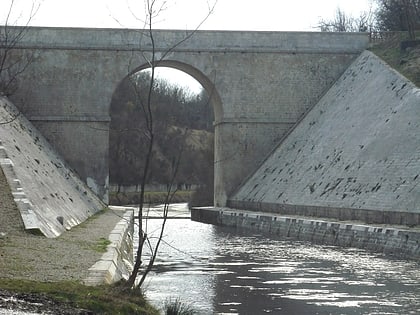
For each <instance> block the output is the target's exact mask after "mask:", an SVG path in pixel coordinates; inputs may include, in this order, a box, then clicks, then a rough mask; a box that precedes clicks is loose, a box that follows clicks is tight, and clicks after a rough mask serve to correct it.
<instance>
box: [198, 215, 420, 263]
mask: <svg viewBox="0 0 420 315" xmlns="http://www.w3.org/2000/svg"><path fill="white" fill-rule="evenodd" d="M191 219H192V220H193V221H198V222H203V223H209V224H214V225H220V226H228V227H233V228H237V229H245V230H249V231H254V232H258V233H265V234H268V235H270V236H275V237H281V238H290V239H294V240H300V241H309V242H312V243H315V244H322V245H335V246H341V247H355V248H362V249H367V250H371V251H374V252H380V253H384V254H385V255H389V256H394V257H398V258H409V259H415V260H418V259H420V229H419V228H416V229H414V228H412V229H409V228H407V227H404V226H389V225H367V224H363V223H361V222H351V221H347V222H345V221H333V220H328V219H325V218H316V219H314V218H310V217H299V216H285V215H279V214H273V213H268V212H252V211H245V210H237V209H229V208H193V209H192V210H191Z"/></svg>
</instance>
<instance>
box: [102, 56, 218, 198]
mask: <svg viewBox="0 0 420 315" xmlns="http://www.w3.org/2000/svg"><path fill="white" fill-rule="evenodd" d="M150 68H151V67H150V65H149V64H148V63H143V64H142V65H140V66H138V67H136V68H135V69H134V70H132V71H131V72H130V73H128V74H127V75H126V76H125V77H124V78H123V79H122V80H121V81H120V82H119V83H118V84H117V87H116V88H115V90H114V92H113V94H112V95H113V96H112V100H111V101H110V110H109V116H110V127H111V128H110V150H111V152H110V153H109V156H110V183H111V186H113V185H112V184H114V185H117V186H114V187H115V188H116V187H118V185H119V184H121V183H123V182H124V175H122V176H121V174H120V173H119V171H115V170H116V169H115V168H114V169H112V167H119V170H123V168H121V166H122V165H125V163H124V162H123V164H122V165H121V164H118V162H117V161H118V159H119V158H118V154H117V153H116V152H112V150H113V149H114V148H113V147H112V144H114V145H115V144H116V143H117V142H116V137H118V135H116V134H118V132H117V133H113V132H114V130H118V129H119V127H118V126H121V122H119V123H116V124H115V120H117V121H118V117H124V115H122V116H119V115H120V114H119V113H122V112H121V109H118V105H122V104H123V103H121V102H116V101H115V98H114V96H115V94H117V95H118V94H119V93H118V90H119V89H120V88H121V85H122V84H124V82H125V81H126V80H127V79H128V78H130V77H131V76H133V75H135V74H138V73H141V72H142V71H144V70H148V69H150ZM161 68H165V69H168V68H170V69H175V70H177V71H179V72H182V73H184V74H187V75H189V76H191V78H192V79H194V80H195V81H196V82H198V83H199V85H200V86H201V88H202V89H204V91H205V93H206V95H207V99H206V98H204V103H205V104H206V107H207V108H209V110H211V112H212V114H211V116H210V117H209V116H207V115H205V117H208V118H209V119H208V120H207V121H208V123H210V124H211V125H208V124H207V128H209V127H210V126H213V127H212V128H211V129H212V130H213V132H214V120H215V119H216V120H217V119H219V120H220V119H221V117H222V114H221V113H222V104H221V100H220V96H219V94H218V92H217V91H216V87H215V86H214V84H213V83H212V81H211V80H210V79H209V78H208V77H207V76H206V75H205V74H204V73H202V72H201V71H200V70H199V69H197V68H195V67H194V66H192V65H190V64H187V63H184V62H181V61H177V60H164V61H161V62H158V63H156V64H155V69H156V70H160V69H161ZM158 79H159V77H158ZM168 83H169V84H172V83H175V84H176V83H177V82H176V81H171V78H170V77H169V78H168ZM179 83H180V84H181V85H183V84H182V82H179ZM128 110H129V109H128ZM186 114H187V113H186ZM129 117H131V118H129V119H130V120H131V121H133V119H135V121H137V119H138V117H137V119H136V118H134V117H133V116H129ZM123 119H124V118H123ZM158 119H159V118H158ZM161 119H162V118H161ZM163 119H164V118H163ZM153 120H154V121H155V124H154V125H155V126H156V125H157V124H156V123H157V122H158V121H157V120H156V118H154V119H153ZM123 124H124V127H123V128H130V127H128V124H129V122H126V123H123ZM115 128H116V129H115ZM127 130H128V129H127ZM206 130H207V131H209V130H208V129H206ZM214 133H215V132H214ZM157 138H159V136H157V137H156V141H158V140H157ZM173 141H175V142H176V141H177V140H176V139H173ZM140 142H141V141H140ZM119 143H121V142H119ZM122 143H126V144H125V148H127V142H125V141H122ZM156 143H158V142H156ZM206 144H208V145H210V142H206ZM160 145H162V144H160ZM211 145H212V153H213V154H212V155H211V156H209V157H208V159H207V158H204V159H203V158H199V160H201V161H202V162H198V163H199V164H200V163H204V166H205V168H206V169H212V168H213V165H211V164H208V163H211V162H212V161H214V160H217V159H218V157H217V155H216V153H217V152H215V151H214V140H213V141H211ZM123 146H124V145H123ZM130 146H131V144H129V145H128V147H130ZM207 148H208V149H210V148H209V147H207ZM206 150H207V149H206ZM187 152H189V153H191V152H190V151H188V150H187ZM184 155H185V151H184V154H183V157H182V160H184V159H187V160H189V159H191V157H192V155H189V154H187V155H186V156H184ZM194 159H195V160H196V159H197V157H196V156H195V157H194ZM152 164H153V162H152ZM192 164H195V166H193V165H192ZM189 167H190V168H191V169H190V173H191V174H196V175H197V176H199V178H200V181H202V182H201V183H200V184H204V185H210V183H213V182H214V174H212V175H211V177H210V176H208V177H205V178H203V177H200V175H198V173H199V170H198V169H197V164H196V163H192V161H191V163H190V164H189ZM179 171H180V172H181V171H182V167H181V170H179ZM123 173H124V170H123ZM130 173H132V170H131V171H129V172H128V174H127V175H128V176H130ZM183 174H185V170H184V171H183ZM204 174H207V172H206V171H204ZM113 176H115V177H113ZM131 180H132V179H131ZM160 183H163V182H160ZM184 183H185V184H191V183H190V182H184ZM155 184H156V183H155ZM192 184H197V183H196V182H193V183H192ZM204 187H208V186H204ZM115 188H114V189H115ZM212 191H213V187H212V189H210V190H209V192H208V194H207V193H206V196H207V197H210V192H212Z"/></svg>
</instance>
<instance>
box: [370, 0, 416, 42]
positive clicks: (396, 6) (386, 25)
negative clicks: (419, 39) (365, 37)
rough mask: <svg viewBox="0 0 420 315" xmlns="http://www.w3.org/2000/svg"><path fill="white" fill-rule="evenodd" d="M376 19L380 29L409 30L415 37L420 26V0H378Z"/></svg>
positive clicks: (410, 35)
mask: <svg viewBox="0 0 420 315" xmlns="http://www.w3.org/2000/svg"><path fill="white" fill-rule="evenodd" d="M377 3H378V10H377V12H376V21H377V25H378V29H379V30H380V31H407V32H408V33H409V37H410V38H411V39H415V30H416V29H419V28H420V0H377Z"/></svg>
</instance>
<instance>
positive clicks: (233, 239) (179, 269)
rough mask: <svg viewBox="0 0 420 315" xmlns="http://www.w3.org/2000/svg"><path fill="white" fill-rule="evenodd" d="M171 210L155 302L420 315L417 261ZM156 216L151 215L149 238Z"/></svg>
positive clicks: (250, 310)
mask: <svg viewBox="0 0 420 315" xmlns="http://www.w3.org/2000/svg"><path fill="white" fill-rule="evenodd" d="M160 211H161V207H156V208H153V209H151V211H150V215H152V216H154V217H156V216H159V213H160ZM170 215H171V216H172V217H178V218H177V219H170V220H168V223H167V227H166V230H165V235H164V243H163V244H162V245H161V247H160V251H159V255H158V259H157V262H156V264H155V270H154V271H153V272H152V273H151V274H150V276H149V277H148V279H147V280H146V283H145V286H144V290H145V293H146V296H147V298H148V299H149V300H150V301H151V302H152V303H153V304H154V305H156V306H157V307H162V306H163V303H164V301H165V300H167V299H170V298H171V299H176V298H178V299H179V300H181V301H182V302H184V303H186V304H188V305H190V306H191V307H192V308H193V309H195V310H196V311H197V312H198V314H251V315H255V314H288V315H293V314H297V315H302V314H420V270H419V266H420V263H419V262H418V261H407V260H398V259H392V258H389V257H383V256H382V255H381V254H378V253H371V252H367V251H364V250H361V249H354V248H338V247H333V246H319V245H313V244H310V243H306V242H296V241H292V240H288V239H273V238H268V237H266V236H264V235H259V234H255V233H244V232H239V231H236V230H233V229H228V228H222V227H217V226H212V225H207V224H202V223H197V222H193V221H191V220H190V219H181V218H184V217H187V216H188V215H189V212H188V209H187V207H186V204H175V205H172V206H171V214H170ZM161 221H162V220H160V219H149V220H148V222H147V226H148V233H149V236H152V237H153V236H156V235H157V232H158V230H159V226H160V224H161Z"/></svg>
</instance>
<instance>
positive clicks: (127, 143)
mask: <svg viewBox="0 0 420 315" xmlns="http://www.w3.org/2000/svg"><path fill="white" fill-rule="evenodd" d="M155 80H156V82H155V84H154V87H153V90H154V92H153V99H152V106H151V110H152V115H153V123H154V130H155V146H154V148H153V158H152V159H151V164H150V175H149V177H148V179H147V183H149V184H167V183H169V182H170V180H171V176H172V171H173V170H174V168H175V164H176V162H177V156H178V155H179V154H180V151H182V156H181V158H180V160H179V163H178V165H177V176H176V183H175V184H177V183H182V184H195V185H205V184H208V185H212V184H211V183H212V180H213V171H212V170H213V126H212V123H213V110H212V108H211V106H210V104H209V101H208V96H207V93H206V92H205V90H202V92H201V93H199V94H192V93H191V92H190V91H188V90H185V89H183V88H181V87H180V86H178V85H176V84H171V83H170V82H168V81H167V80H164V79H160V78H156V79H155ZM149 85H150V73H149V72H148V71H141V72H139V73H137V74H135V75H133V76H132V77H128V78H126V79H125V80H123V81H122V82H121V84H120V85H119V87H118V88H117V90H116V92H115V93H114V95H113V98H112V102H111V113H110V114H111V125H110V160H109V163H110V182H111V183H112V184H117V185H119V186H126V185H137V184H139V183H141V181H142V180H143V178H142V172H141V170H142V169H143V168H144V165H145V160H144V152H145V151H146V149H147V147H146V146H147V143H148V140H149V139H148V135H147V133H145V132H144V130H146V124H147V119H146V115H145V113H144V112H143V110H142V108H143V107H139V106H135V104H136V103H137V102H140V103H144V102H146V98H147V97H148V94H147V90H148V89H149Z"/></svg>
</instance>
